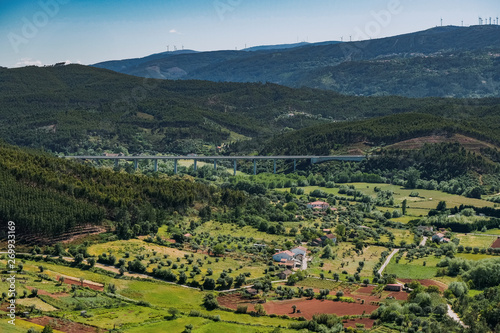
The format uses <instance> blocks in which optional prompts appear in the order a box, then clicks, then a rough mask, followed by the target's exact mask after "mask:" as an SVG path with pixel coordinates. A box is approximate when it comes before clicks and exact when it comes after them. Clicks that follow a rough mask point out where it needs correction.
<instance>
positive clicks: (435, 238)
mask: <svg viewBox="0 0 500 333" xmlns="http://www.w3.org/2000/svg"><path fill="white" fill-rule="evenodd" d="M432 241H433V242H435V243H442V242H444V243H448V242H449V241H450V240H449V239H448V238H445V237H444V234H443V233H441V232H440V233H437V234H435V235H434V236H432Z"/></svg>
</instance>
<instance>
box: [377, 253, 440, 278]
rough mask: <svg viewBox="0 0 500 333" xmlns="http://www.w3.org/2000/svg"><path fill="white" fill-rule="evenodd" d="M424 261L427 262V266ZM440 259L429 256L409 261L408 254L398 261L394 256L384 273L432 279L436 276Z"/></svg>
mask: <svg viewBox="0 0 500 333" xmlns="http://www.w3.org/2000/svg"><path fill="white" fill-rule="evenodd" d="M424 261H425V262H426V265H425V266H424ZM439 261H441V259H439V258H436V257H434V256H429V257H426V258H419V259H414V260H413V261H412V262H409V261H408V260H406V256H403V258H402V259H401V260H400V261H399V263H396V260H395V257H393V258H392V260H391V262H390V263H389V265H387V267H386V269H385V270H384V273H386V274H396V276H397V277H398V278H401V279H431V278H433V277H435V276H436V273H437V270H438V269H437V267H436V264H437V263H438V262H439Z"/></svg>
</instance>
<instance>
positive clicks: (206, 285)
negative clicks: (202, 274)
mask: <svg viewBox="0 0 500 333" xmlns="http://www.w3.org/2000/svg"><path fill="white" fill-rule="evenodd" d="M203 289H205V290H214V289H215V280H214V279H212V278H205V281H204V282H203Z"/></svg>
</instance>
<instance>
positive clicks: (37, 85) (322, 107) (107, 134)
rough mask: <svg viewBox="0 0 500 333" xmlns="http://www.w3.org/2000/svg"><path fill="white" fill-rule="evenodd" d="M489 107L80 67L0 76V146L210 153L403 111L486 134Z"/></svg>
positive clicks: (482, 102)
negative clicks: (463, 122)
mask: <svg viewBox="0 0 500 333" xmlns="http://www.w3.org/2000/svg"><path fill="white" fill-rule="evenodd" d="M496 104H498V100H497V99H471V100H452V99H438V98H427V99H410V98H404V97H353V96H344V95H339V94H337V93H334V92H328V91H323V90H314V89H310V88H301V89H292V88H287V87H283V86H278V85H275V84H261V83H214V82H208V81H168V80H153V79H148V80H145V79H142V78H137V77H133V76H128V75H123V74H119V73H115V72H111V71H108V70H103V69H97V68H92V67H86V66H80V65H69V66H58V67H44V68H38V67H25V68H19V69H0V129H1V131H0V138H3V139H4V140H7V141H8V142H9V143H12V144H16V145H21V146H30V147H43V148H44V149H46V150H49V151H52V152H58V153H63V154H68V153H88V154H101V153H102V152H103V151H110V152H115V153H118V152H123V153H125V154H136V153H145V152H149V153H156V152H160V153H164V154H165V153H176V154H188V153H205V154H213V153H214V152H215V147H216V146H218V145H221V144H222V143H229V142H234V141H238V140H240V141H241V140H246V139H250V138H268V137H271V136H272V135H275V134H279V133H281V132H287V131H291V130H294V129H300V128H305V127H309V126H314V125H319V124H326V123H332V122H339V121H345V120H355V119H363V118H372V117H378V116H385V115H388V114H395V113H403V112H425V113H432V114H439V115H443V116H446V117H453V118H468V117H471V115H481V116H482V117H484V116H486V115H491V117H490V118H483V119H485V120H484V125H485V126H493V125H494V123H495V119H496V118H495V117H496V114H494V113H492V112H491V110H492V108H494V106H495V105H496ZM475 124H476V123H474V124H472V126H475ZM313 148H314V147H313Z"/></svg>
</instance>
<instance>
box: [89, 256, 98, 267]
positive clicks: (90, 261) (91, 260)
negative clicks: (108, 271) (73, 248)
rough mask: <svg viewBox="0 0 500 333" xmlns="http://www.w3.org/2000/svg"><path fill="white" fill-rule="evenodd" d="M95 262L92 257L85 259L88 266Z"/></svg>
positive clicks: (92, 265)
mask: <svg viewBox="0 0 500 333" xmlns="http://www.w3.org/2000/svg"><path fill="white" fill-rule="evenodd" d="M95 262H96V260H95V258H94V257H92V258H88V259H87V263H88V264H89V266H90V267H94V265H95Z"/></svg>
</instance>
